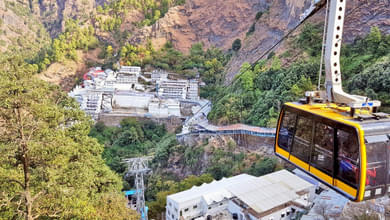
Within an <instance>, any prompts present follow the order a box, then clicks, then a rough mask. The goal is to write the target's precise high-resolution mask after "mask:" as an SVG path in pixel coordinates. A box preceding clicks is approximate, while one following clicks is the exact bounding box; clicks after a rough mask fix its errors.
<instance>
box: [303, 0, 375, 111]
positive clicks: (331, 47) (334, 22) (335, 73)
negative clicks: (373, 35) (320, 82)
mask: <svg viewBox="0 0 390 220" xmlns="http://www.w3.org/2000/svg"><path fill="white" fill-rule="evenodd" d="M328 1H330V4H329V15H328V20H327V24H328V25H327V27H325V28H327V29H326V43H325V57H324V59H325V73H326V75H325V84H324V87H325V91H314V92H312V91H311V92H306V94H305V95H306V97H318V96H321V98H322V99H324V100H326V101H327V102H330V103H336V104H345V105H348V106H349V107H351V108H365V107H369V108H374V107H375V108H377V107H379V106H380V105H381V102H380V101H376V100H374V101H370V100H369V99H368V98H367V97H365V96H358V95H351V94H348V93H346V92H344V91H343V88H342V81H341V71H340V50H341V43H342V36H343V27H344V17H345V11H346V1H347V0H328ZM325 2H326V0H316V1H314V4H313V6H312V7H311V8H319V7H321V6H323V4H324V3H325Z"/></svg>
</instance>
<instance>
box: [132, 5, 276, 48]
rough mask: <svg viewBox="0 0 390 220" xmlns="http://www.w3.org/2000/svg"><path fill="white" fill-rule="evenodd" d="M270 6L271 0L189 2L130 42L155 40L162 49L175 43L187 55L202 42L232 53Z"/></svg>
mask: <svg viewBox="0 0 390 220" xmlns="http://www.w3.org/2000/svg"><path fill="white" fill-rule="evenodd" d="M270 3H271V1H270V0H241V1H236V0H188V1H186V3H185V4H184V5H181V6H176V7H173V8H171V9H170V10H169V11H168V13H167V14H166V15H165V17H163V18H162V19H160V20H159V21H157V22H156V23H155V24H154V25H152V26H148V27H144V28H142V29H140V30H139V31H138V32H136V33H135V34H134V36H132V37H131V38H130V42H132V43H143V42H146V40H148V39H151V41H152V43H153V44H154V45H157V46H161V45H163V44H164V43H165V42H167V41H171V42H172V43H173V45H174V47H175V48H176V49H178V50H180V51H183V52H186V51H188V49H189V48H190V47H191V45H192V44H194V43H197V42H202V43H203V44H204V45H205V46H206V47H210V46H215V47H219V48H223V49H225V50H228V49H229V48H231V45H232V42H233V41H234V40H235V39H236V38H244V36H245V33H246V32H247V30H248V29H249V27H250V26H251V24H252V23H253V22H254V21H255V16H256V13H257V12H259V11H265V10H266V9H267V8H268V7H269V5H270Z"/></svg>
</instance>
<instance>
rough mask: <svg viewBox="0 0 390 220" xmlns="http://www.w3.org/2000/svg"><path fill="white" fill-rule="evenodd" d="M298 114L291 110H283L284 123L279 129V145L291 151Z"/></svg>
mask: <svg viewBox="0 0 390 220" xmlns="http://www.w3.org/2000/svg"><path fill="white" fill-rule="evenodd" d="M296 116H297V115H296V114H294V113H291V112H289V111H286V110H285V111H284V112H283V118H282V124H281V126H280V130H279V136H278V145H279V146H280V147H281V148H283V149H285V150H287V151H288V152H290V149H291V144H292V138H293V136H294V129H295V119H296Z"/></svg>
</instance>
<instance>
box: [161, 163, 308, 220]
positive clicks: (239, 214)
mask: <svg viewBox="0 0 390 220" xmlns="http://www.w3.org/2000/svg"><path fill="white" fill-rule="evenodd" d="M313 194H314V186H313V185H312V184H310V183H309V182H307V181H305V180H303V179H301V178H299V177H297V176H295V175H294V174H292V173H290V172H289V171H287V170H281V171H277V172H274V173H271V174H268V175H265V176H261V177H255V176H251V175H248V174H241V175H238V176H234V177H230V178H223V179H222V180H220V181H213V182H211V183H209V184H203V185H201V186H199V187H196V186H195V187H192V188H191V189H189V190H186V191H183V192H179V193H176V194H173V195H169V196H168V197H167V206H166V219H167V220H181V219H183V220H187V219H199V220H200V219H207V217H208V216H211V217H213V216H217V215H218V214H219V213H221V212H224V211H226V210H228V211H229V213H230V214H231V219H233V218H234V219H238V220H257V219H258V220H260V219H261V220H265V219H266V220H276V219H283V220H284V219H286V220H287V219H291V218H293V217H295V215H296V213H298V212H299V211H302V210H303V209H305V208H307V207H309V206H310V205H311V202H310V199H311V196H312V195H313Z"/></svg>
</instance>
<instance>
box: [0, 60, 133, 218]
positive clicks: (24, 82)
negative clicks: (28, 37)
mask: <svg viewBox="0 0 390 220" xmlns="http://www.w3.org/2000/svg"><path fill="white" fill-rule="evenodd" d="M0 66H1V69H0V78H1V81H0V125H1V126H0V155H2V156H1V157H0V219H23V218H24V219H28V220H32V219H54V218H56V219H129V218H130V219H136V218H137V215H136V214H134V212H133V211H131V210H129V209H127V208H126V206H125V203H126V202H125V199H124V196H122V195H121V194H120V190H121V187H122V183H121V180H120V178H119V177H118V176H117V175H116V174H115V173H114V172H112V171H111V170H110V169H109V168H108V167H107V166H106V165H105V163H104V160H103V159H102V157H101V153H102V151H103V147H102V146H101V145H100V144H99V143H98V142H97V141H96V140H95V139H93V138H90V137H88V133H89V128H90V126H91V120H90V119H89V118H88V117H86V115H85V114H84V113H83V112H82V111H81V110H80V109H79V108H78V104H77V103H76V102H75V101H74V100H73V99H71V98H70V97H68V96H67V95H66V94H65V93H63V92H61V91H60V90H59V89H58V87H56V86H51V85H49V84H47V83H45V82H43V81H41V80H39V79H37V78H35V77H33V73H34V71H33V68H31V65H27V64H26V63H24V62H23V60H22V59H21V58H20V57H10V58H7V59H4V60H1V61H0Z"/></svg>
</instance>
